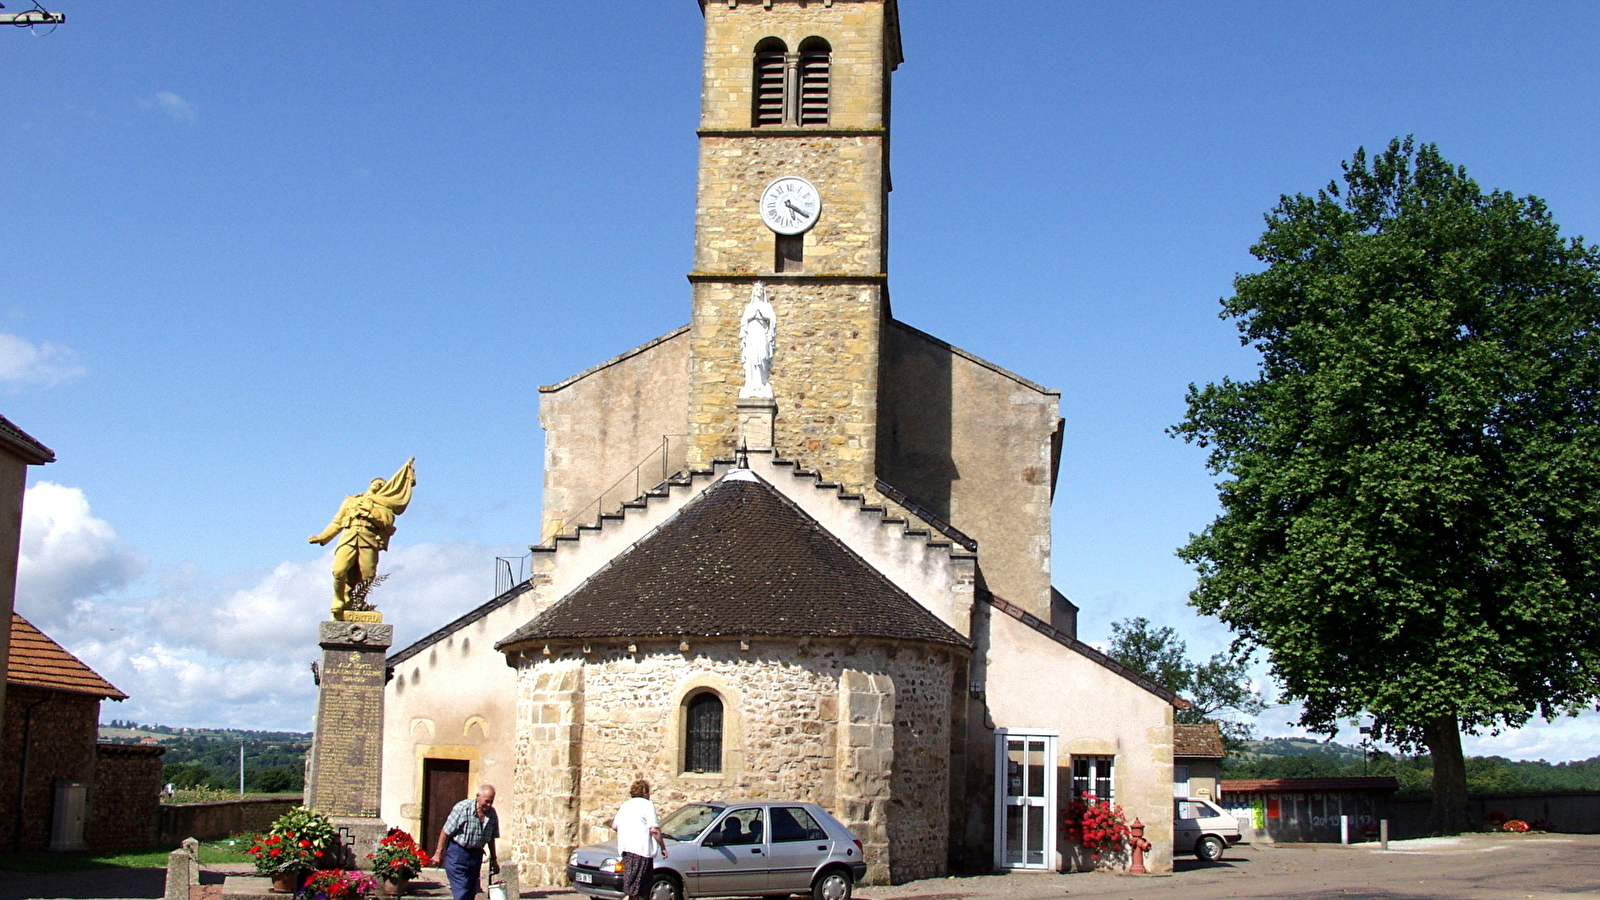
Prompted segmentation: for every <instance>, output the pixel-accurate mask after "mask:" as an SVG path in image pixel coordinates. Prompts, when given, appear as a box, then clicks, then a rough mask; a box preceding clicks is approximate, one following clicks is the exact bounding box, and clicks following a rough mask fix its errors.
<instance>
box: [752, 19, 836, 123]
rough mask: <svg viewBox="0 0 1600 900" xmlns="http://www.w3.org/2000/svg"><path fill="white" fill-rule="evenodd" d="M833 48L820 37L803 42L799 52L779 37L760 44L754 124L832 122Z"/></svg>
mask: <svg viewBox="0 0 1600 900" xmlns="http://www.w3.org/2000/svg"><path fill="white" fill-rule="evenodd" d="M832 65H833V48H832V47H830V46H828V42H827V41H825V40H823V39H822V38H819V37H809V38H806V39H805V40H803V41H801V42H800V49H799V52H797V53H790V52H789V47H788V45H787V44H785V43H784V42H783V41H781V40H779V39H778V38H775V37H769V38H765V39H763V40H762V41H761V42H760V43H758V44H756V56H755V75H754V83H753V84H752V90H751V98H752V99H751V111H750V124H751V126H752V127H755V128H761V127H762V126H771V125H826V124H828V99H829V98H828V95H829V92H830V90H831V88H832V81H833V78H832V71H831V68H832Z"/></svg>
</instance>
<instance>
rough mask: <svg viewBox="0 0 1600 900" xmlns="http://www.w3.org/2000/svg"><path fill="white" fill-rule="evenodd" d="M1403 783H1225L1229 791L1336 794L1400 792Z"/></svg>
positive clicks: (1298, 780)
mask: <svg viewBox="0 0 1600 900" xmlns="http://www.w3.org/2000/svg"><path fill="white" fill-rule="evenodd" d="M1398 790H1400V782H1399V781H1398V780H1397V779H1394V778H1390V777H1388V776H1371V777H1351V778H1232V779H1228V780H1225V781H1223V782H1222V793H1223V795H1224V796H1226V795H1228V794H1335V793H1339V792H1341V791H1390V792H1393V791H1398Z"/></svg>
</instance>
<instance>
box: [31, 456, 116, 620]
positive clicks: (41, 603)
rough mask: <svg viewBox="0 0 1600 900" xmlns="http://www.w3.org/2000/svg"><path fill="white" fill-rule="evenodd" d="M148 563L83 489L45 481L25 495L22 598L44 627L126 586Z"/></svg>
mask: <svg viewBox="0 0 1600 900" xmlns="http://www.w3.org/2000/svg"><path fill="white" fill-rule="evenodd" d="M143 569H144V560H143V559H142V558H141V557H140V556H139V555H138V554H137V553H135V552H133V550H132V549H130V548H129V547H127V546H126V545H125V544H124V543H123V542H122V540H121V539H120V538H118V537H117V532H116V530H115V529H113V528H112V527H111V523H109V522H107V521H106V520H104V519H100V518H96V517H95V515H94V513H93V512H92V511H91V510H90V509H89V501H88V499H87V498H86V497H84V495H83V491H81V490H79V489H77V488H71V487H63V486H61V485H59V484H54V483H52V482H49V481H42V482H40V483H38V484H36V485H34V486H33V487H31V488H29V489H28V491H27V493H26V494H24V495H23V499H22V543H21V554H20V556H19V557H18V559H17V604H18V607H19V609H21V608H25V609H27V610H31V611H33V612H32V614H31V615H30V614H29V613H24V615H29V618H33V617H34V616H37V617H38V618H37V620H36V622H35V624H38V625H39V626H40V627H41V628H45V627H50V626H56V627H59V626H61V625H63V624H65V623H66V622H67V621H68V620H69V619H71V618H72V617H73V616H74V615H75V614H77V613H78V612H80V611H81V609H82V606H83V604H85V603H87V602H89V601H91V600H92V599H93V598H95V597H97V596H99V595H102V594H105V593H106V592H108V591H114V590H118V589H120V588H124V587H126V586H127V585H128V584H129V583H131V582H132V581H133V579H134V578H136V577H138V575H139V573H140V572H141V571H142V570H143Z"/></svg>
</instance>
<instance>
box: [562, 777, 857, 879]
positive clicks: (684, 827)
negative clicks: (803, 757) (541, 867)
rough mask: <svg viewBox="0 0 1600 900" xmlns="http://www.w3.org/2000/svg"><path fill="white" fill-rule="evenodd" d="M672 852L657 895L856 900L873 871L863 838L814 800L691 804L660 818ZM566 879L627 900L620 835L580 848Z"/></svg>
mask: <svg viewBox="0 0 1600 900" xmlns="http://www.w3.org/2000/svg"><path fill="white" fill-rule="evenodd" d="M661 836H662V837H664V838H666V843H667V858H666V859H662V858H661V857H660V856H657V857H656V861H655V875H654V880H653V881H652V882H651V884H650V900H688V898H694V897H786V896H788V895H790V894H798V893H809V894H810V895H811V896H812V898H813V900H850V891H851V888H852V886H854V885H855V883H856V882H857V881H860V880H861V878H862V877H864V876H865V875H866V874H867V861H866V860H865V859H864V858H863V855H862V851H861V842H860V841H859V840H856V837H855V835H853V834H851V833H850V830H849V829H848V828H845V827H844V826H843V825H841V824H839V820H838V819H835V818H834V817H833V816H830V815H828V812H827V810H824V809H823V808H822V807H820V806H818V805H816V804H815V803H796V802H792V801H786V800H737V801H720V800H718V801H711V802H706V803H690V804H689V805H687V806H683V807H679V808H678V809H676V810H674V811H673V812H672V814H671V815H669V816H667V817H666V818H665V819H662V820H661ZM567 878H568V879H569V880H570V881H571V882H572V886H573V887H574V888H575V889H577V890H578V891H580V892H581V893H584V894H588V895H589V896H591V897H599V898H603V900H620V898H621V897H622V896H623V894H622V858H621V854H619V853H618V852H617V842H616V841H608V842H606V843H604V844H590V845H589V846H587V847H579V848H578V849H577V850H575V851H573V854H572V857H571V858H570V859H568V860H567Z"/></svg>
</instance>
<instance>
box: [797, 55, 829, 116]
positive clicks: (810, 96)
mask: <svg viewBox="0 0 1600 900" xmlns="http://www.w3.org/2000/svg"><path fill="white" fill-rule="evenodd" d="M832 57H833V48H831V47H829V46H828V42H827V41H825V40H823V39H822V38H819V37H812V38H806V39H805V40H804V41H801V42H800V67H799V70H800V110H799V113H800V114H799V117H798V118H799V122H800V124H801V125H826V124H828V87H829V74H830V73H829V71H828V69H829V66H831V65H832Z"/></svg>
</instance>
